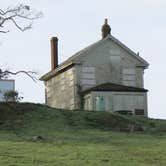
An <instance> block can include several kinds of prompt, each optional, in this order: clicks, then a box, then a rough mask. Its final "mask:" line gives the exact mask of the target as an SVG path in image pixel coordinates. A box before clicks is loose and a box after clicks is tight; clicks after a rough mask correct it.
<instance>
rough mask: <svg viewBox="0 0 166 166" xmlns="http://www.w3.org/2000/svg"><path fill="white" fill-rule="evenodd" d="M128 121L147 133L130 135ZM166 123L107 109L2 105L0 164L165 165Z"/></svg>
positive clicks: (44, 165) (46, 165) (57, 165)
mask: <svg viewBox="0 0 166 166" xmlns="http://www.w3.org/2000/svg"><path fill="white" fill-rule="evenodd" d="M130 125H134V126H135V129H137V130H138V129H139V130H140V129H141V130H143V131H139V132H138V131H136V132H132V133H131V132H129V131H128V127H129V126H130ZM165 126H166V122H165V121H161V120H153V119H147V118H137V117H133V116H122V115H118V114H113V113H109V112H83V111H68V110H57V109H54V108H50V107H47V106H45V105H40V104H32V103H20V104H12V103H1V104H0V165H3V166H78V165H80V166H101V165H102V166H103V165H104V166H110V165H113V166H133V165H134V166H165V165H166V134H165ZM115 131H116V132H115ZM119 131H123V132H119Z"/></svg>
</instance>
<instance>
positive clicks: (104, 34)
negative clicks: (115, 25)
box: [101, 18, 111, 39]
mask: <svg viewBox="0 0 166 166" xmlns="http://www.w3.org/2000/svg"><path fill="white" fill-rule="evenodd" d="M101 32H102V38H103V39H104V38H105V37H107V35H109V34H110V33H111V27H110V26H109V25H108V20H107V18H106V19H105V20H104V25H103V26H102V28H101Z"/></svg>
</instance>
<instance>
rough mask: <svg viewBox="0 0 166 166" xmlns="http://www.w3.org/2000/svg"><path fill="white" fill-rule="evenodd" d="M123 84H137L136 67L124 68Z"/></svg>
mask: <svg viewBox="0 0 166 166" xmlns="http://www.w3.org/2000/svg"><path fill="white" fill-rule="evenodd" d="M123 84H124V85H127V86H135V85H136V74H135V69H132V68H126V69H123Z"/></svg>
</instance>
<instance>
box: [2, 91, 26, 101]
mask: <svg viewBox="0 0 166 166" xmlns="http://www.w3.org/2000/svg"><path fill="white" fill-rule="evenodd" d="M4 99H5V101H6V102H19V101H21V100H22V99H23V97H21V96H19V93H18V92H17V91H15V90H9V91H6V92H5V93H4Z"/></svg>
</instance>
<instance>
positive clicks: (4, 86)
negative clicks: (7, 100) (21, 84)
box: [0, 79, 15, 102]
mask: <svg viewBox="0 0 166 166" xmlns="http://www.w3.org/2000/svg"><path fill="white" fill-rule="evenodd" d="M14 89H15V81H14V80H1V79H0V102H1V101H4V94H5V92H7V91H10V90H14Z"/></svg>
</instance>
